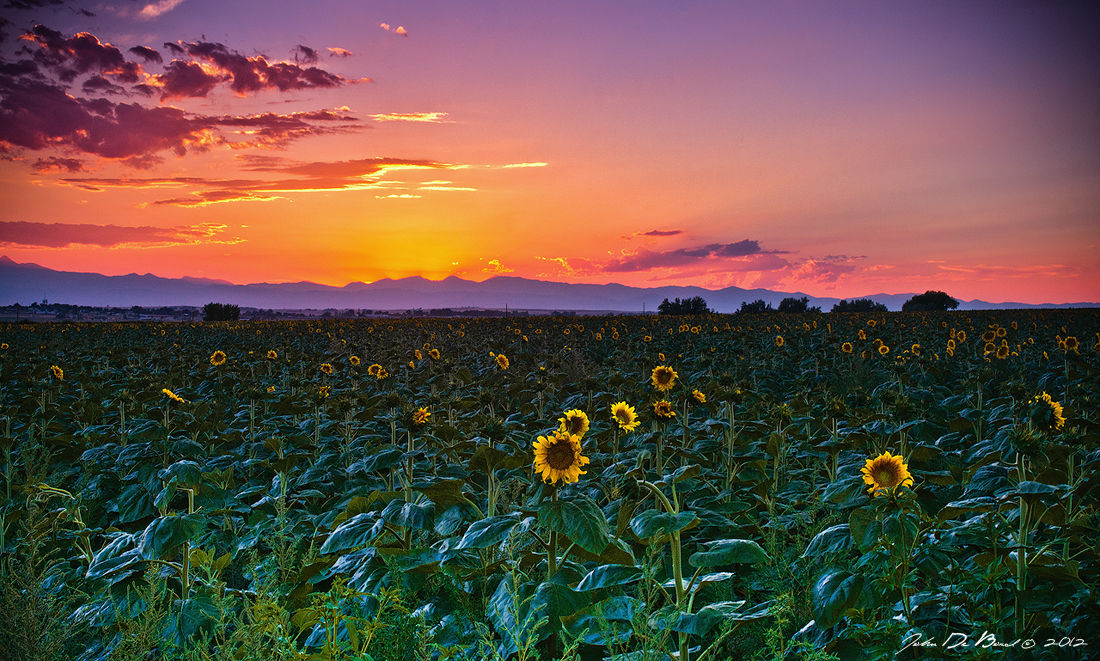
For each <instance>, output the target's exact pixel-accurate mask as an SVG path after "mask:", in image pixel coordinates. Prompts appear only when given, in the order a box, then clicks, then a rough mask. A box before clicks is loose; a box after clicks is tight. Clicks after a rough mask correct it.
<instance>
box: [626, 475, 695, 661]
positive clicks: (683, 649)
mask: <svg viewBox="0 0 1100 661" xmlns="http://www.w3.org/2000/svg"><path fill="white" fill-rule="evenodd" d="M638 486H640V487H644V488H646V489H648V490H649V492H650V493H652V494H653V497H654V498H656V499H657V502H658V503H660V504H661V507H663V508H664V510H665V512H667V513H669V514H677V513H679V511H680V508H679V503H678V502H677V499H676V486H675V485H673V487H672V500H671V501H670V500H669V499H668V498H666V497H665V494H664V493H663V492H662V491H661V490H660V489H659V488H658V487H657V485H655V484H653V483H652V482H649V481H647V480H638ZM670 537H671V541H670V543H669V551H670V554H671V556H672V579H673V581H674V583H675V586H676V610H677V611H679V612H682V613H687V614H690V613H691V603H690V601H689V600H688V586H686V585H684V567H683V556H682V553H681V551H682V549H681V546H680V531H679V530H675V531H673V532H672V533H671V535H670ZM692 580H693V581H694V578H693V579H692ZM678 635H679V642H680V656H679V659H680V660H681V661H691V651H690V650H689V649H688V634H686V633H683V632H680V633H679V634H678Z"/></svg>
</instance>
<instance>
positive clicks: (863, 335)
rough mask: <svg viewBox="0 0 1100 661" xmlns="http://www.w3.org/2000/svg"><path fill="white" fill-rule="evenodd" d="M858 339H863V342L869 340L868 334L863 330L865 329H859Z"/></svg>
mask: <svg viewBox="0 0 1100 661" xmlns="http://www.w3.org/2000/svg"><path fill="white" fill-rule="evenodd" d="M856 337H858V338H859V339H861V340H866V339H867V333H866V331H864V330H863V329H862V328H861V329H859V332H858V333H856Z"/></svg>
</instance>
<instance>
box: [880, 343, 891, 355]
mask: <svg viewBox="0 0 1100 661" xmlns="http://www.w3.org/2000/svg"><path fill="white" fill-rule="evenodd" d="M888 353H890V347H888V346H886V345H885V344H880V345H878V354H879V355H880V356H885V355H886V354H888Z"/></svg>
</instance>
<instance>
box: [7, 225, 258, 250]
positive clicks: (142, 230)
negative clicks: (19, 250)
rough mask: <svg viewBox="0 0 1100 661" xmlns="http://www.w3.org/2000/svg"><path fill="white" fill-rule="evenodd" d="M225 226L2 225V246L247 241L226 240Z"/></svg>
mask: <svg viewBox="0 0 1100 661" xmlns="http://www.w3.org/2000/svg"><path fill="white" fill-rule="evenodd" d="M227 229H228V227H227V226H226V225H222V224H218V223H201V224H198V225H183V226H175V227H154V226H150V225H141V226H125V225H93V224H87V223H37V222H25V221H10V222H0V245H8V246H20V247H29V248H64V247H67V246H74V245H92V246H100V247H103V248H122V247H137V248H159V247H167V246H179V245H198V244H204V243H219V244H236V243H242V242H243V241H244V239H241V238H239V237H229V236H225V232H226V230H227Z"/></svg>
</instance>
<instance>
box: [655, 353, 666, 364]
mask: <svg viewBox="0 0 1100 661" xmlns="http://www.w3.org/2000/svg"><path fill="white" fill-rule="evenodd" d="M657 360H659V361H661V362H662V363H663V362H665V352H664V351H658V352H657Z"/></svg>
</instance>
